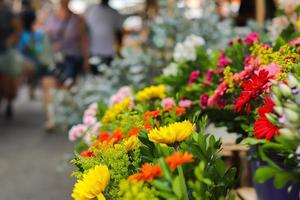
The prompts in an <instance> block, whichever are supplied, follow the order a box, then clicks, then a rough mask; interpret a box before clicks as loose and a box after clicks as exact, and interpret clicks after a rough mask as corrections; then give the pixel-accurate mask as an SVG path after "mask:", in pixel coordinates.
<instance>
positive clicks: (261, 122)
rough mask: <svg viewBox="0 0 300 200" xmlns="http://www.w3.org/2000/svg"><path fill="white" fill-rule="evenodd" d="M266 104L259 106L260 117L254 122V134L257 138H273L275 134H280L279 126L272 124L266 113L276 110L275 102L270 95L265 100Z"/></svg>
mask: <svg viewBox="0 0 300 200" xmlns="http://www.w3.org/2000/svg"><path fill="white" fill-rule="evenodd" d="M264 103H265V104H264V105H263V106H260V107H259V108H258V114H259V116H260V118H259V119H258V120H256V121H255V123H254V136H255V137H256V138H257V139H262V138H266V140H271V139H272V138H273V136H275V135H278V134H279V130H278V127H277V126H275V125H274V124H272V123H271V122H270V121H269V120H268V118H267V117H266V114H268V113H273V112H274V106H275V104H274V102H273V101H272V99H271V97H270V96H267V97H266V98H265V100H264Z"/></svg>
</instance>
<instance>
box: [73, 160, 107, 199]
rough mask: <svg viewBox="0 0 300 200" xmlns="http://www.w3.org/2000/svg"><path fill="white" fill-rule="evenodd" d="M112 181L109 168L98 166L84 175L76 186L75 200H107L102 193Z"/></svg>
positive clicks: (74, 190) (74, 191)
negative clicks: (95, 199)
mask: <svg viewBox="0 0 300 200" xmlns="http://www.w3.org/2000/svg"><path fill="white" fill-rule="evenodd" d="M109 180H110V173H109V170H108V168H107V166H104V165H98V166H96V167H94V168H93V169H91V170H89V171H88V172H87V173H86V174H84V175H83V178H82V180H78V181H77V183H76V184H75V186H74V189H73V193H72V197H73V199H74V200H91V199H94V198H97V199H98V200H105V197H104V195H103V194H102V192H103V191H104V190H105V188H106V186H107V185H108V183H109Z"/></svg>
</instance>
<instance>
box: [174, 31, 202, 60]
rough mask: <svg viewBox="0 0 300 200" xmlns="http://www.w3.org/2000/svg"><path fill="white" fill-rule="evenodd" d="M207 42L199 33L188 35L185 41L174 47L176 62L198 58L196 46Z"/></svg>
mask: <svg viewBox="0 0 300 200" xmlns="http://www.w3.org/2000/svg"><path fill="white" fill-rule="evenodd" d="M204 44H205V40H204V39H203V38H202V37H200V36H197V35H190V36H188V37H187V38H186V39H185V41H184V42H182V43H177V44H176V46H175V49H174V54H173V57H174V60H175V61H176V62H185V61H194V60H196V58H197V52H196V48H197V47H199V46H202V45H204Z"/></svg>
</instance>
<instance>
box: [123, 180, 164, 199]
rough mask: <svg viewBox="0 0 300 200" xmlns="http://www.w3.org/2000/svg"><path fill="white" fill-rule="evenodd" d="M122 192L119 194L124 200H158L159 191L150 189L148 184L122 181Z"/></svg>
mask: <svg viewBox="0 0 300 200" xmlns="http://www.w3.org/2000/svg"><path fill="white" fill-rule="evenodd" d="M119 186H120V187H119V188H120V191H119V193H118V196H119V198H118V199H122V200H136V199H139V200H147V199H149V200H158V199H159V198H157V191H156V190H155V189H154V188H152V187H151V188H150V187H148V186H147V184H146V183H143V182H136V183H131V182H129V181H127V180H122V181H120V185H119Z"/></svg>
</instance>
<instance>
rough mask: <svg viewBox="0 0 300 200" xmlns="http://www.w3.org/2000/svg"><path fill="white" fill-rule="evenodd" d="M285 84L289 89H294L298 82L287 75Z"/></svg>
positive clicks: (290, 75)
mask: <svg viewBox="0 0 300 200" xmlns="http://www.w3.org/2000/svg"><path fill="white" fill-rule="evenodd" d="M287 82H288V83H289V86H290V87H295V86H297V85H298V80H297V79H296V78H295V77H294V76H293V75H292V74H288V77H287Z"/></svg>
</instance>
